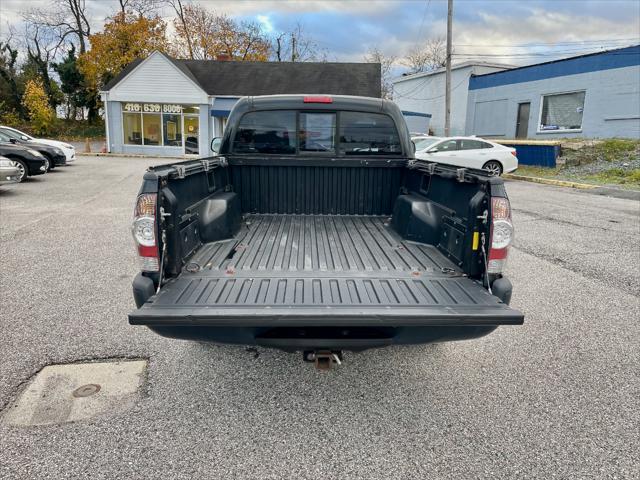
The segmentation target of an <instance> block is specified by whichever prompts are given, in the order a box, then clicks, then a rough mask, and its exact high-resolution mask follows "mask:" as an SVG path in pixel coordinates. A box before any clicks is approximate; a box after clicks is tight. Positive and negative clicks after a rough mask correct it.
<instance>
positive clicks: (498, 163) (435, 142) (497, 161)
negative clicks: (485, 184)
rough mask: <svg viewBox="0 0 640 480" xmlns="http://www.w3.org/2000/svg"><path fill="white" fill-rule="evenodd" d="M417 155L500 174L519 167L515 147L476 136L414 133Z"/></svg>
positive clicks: (427, 159) (417, 156)
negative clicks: (435, 135)
mask: <svg viewBox="0 0 640 480" xmlns="http://www.w3.org/2000/svg"><path fill="white" fill-rule="evenodd" d="M412 140H413V142H414V143H415V144H416V158H419V159H421V160H426V161H429V162H437V163H446V164H448V165H455V166H457V167H467V168H477V169H483V170H487V171H488V172H489V173H490V174H491V175H502V174H503V173H505V172H507V173H508V172H513V171H514V170H515V169H517V168H518V157H517V156H516V150H515V149H514V148H511V147H505V146H504V145H500V144H498V143H494V142H490V141H488V140H484V139H482V138H478V137H446V138H442V137H414V138H412Z"/></svg>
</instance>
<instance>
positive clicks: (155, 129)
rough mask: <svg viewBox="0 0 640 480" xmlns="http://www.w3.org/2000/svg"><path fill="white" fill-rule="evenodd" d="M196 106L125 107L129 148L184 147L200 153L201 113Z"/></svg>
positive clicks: (125, 139)
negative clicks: (147, 146)
mask: <svg viewBox="0 0 640 480" xmlns="http://www.w3.org/2000/svg"><path fill="white" fill-rule="evenodd" d="M199 111H200V108H199V107H198V106H193V105H179V104H162V103H132V102H128V103H122V132H123V137H124V139H123V142H124V144H126V145H152V146H165V147H183V146H184V147H185V149H186V150H187V153H198V136H199V133H200V128H199V118H198V112H199Z"/></svg>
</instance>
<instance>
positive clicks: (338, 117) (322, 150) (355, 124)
mask: <svg viewBox="0 0 640 480" xmlns="http://www.w3.org/2000/svg"><path fill="white" fill-rule="evenodd" d="M233 152H234V153H240V154H243V153H244V154H252V153H253V154H255V153H264V154H276V155H293V154H295V153H298V152H300V153H312V154H330V155H336V153H337V154H338V155H348V156H352V155H353V156H355V155H396V154H397V155H400V154H402V145H401V143H400V136H399V135H398V131H397V129H396V126H395V124H394V122H393V120H392V119H391V117H389V116H387V115H383V114H379V113H367V112H347V111H341V112H327V111H322V112H319V111H317V112H316V111H308V110H305V111H300V112H297V111H294V110H269V111H259V112H248V113H246V114H245V115H244V116H243V117H242V118H241V119H240V122H239V124H238V127H237V130H236V133H235V137H234V140H233Z"/></svg>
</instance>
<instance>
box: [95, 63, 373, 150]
mask: <svg viewBox="0 0 640 480" xmlns="http://www.w3.org/2000/svg"><path fill="white" fill-rule="evenodd" d="M380 85H381V84H380V64H379V63H332V62H318V63H312V62H296V63H292V62H234V61H222V60H221V61H216V60H177V59H174V58H171V57H169V56H167V55H165V54H163V53H160V52H154V53H152V54H151V55H150V56H148V57H147V58H145V59H142V60H137V61H135V62H133V63H131V64H130V65H128V66H127V67H126V68H125V69H124V70H123V71H122V72H121V73H120V74H119V75H118V76H117V77H116V78H114V79H113V80H112V81H110V82H109V83H108V84H107V85H105V87H104V89H103V91H101V92H100V94H101V98H102V101H103V102H104V106H105V124H106V137H107V150H108V151H109V152H112V153H125V154H145V155H156V156H181V155H185V154H186V155H189V154H192V155H200V156H208V155H210V147H209V146H210V144H211V140H212V139H213V138H214V137H217V136H221V135H222V131H223V130H224V126H225V123H226V119H227V117H228V115H229V112H230V110H231V108H232V107H233V105H235V103H236V102H237V101H238V99H239V98H240V97H243V96H249V95H274V94H281V93H282V94H284V93H294V94H330V95H359V96H368V97H380V96H381V91H380V90H381V88H380Z"/></svg>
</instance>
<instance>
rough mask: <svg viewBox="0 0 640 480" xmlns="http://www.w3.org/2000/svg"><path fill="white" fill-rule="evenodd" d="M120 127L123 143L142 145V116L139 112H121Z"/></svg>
mask: <svg viewBox="0 0 640 480" xmlns="http://www.w3.org/2000/svg"><path fill="white" fill-rule="evenodd" d="M122 129H123V132H124V143H126V144H128V145H142V117H141V116H140V114H139V113H123V114H122Z"/></svg>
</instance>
